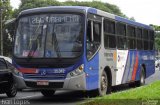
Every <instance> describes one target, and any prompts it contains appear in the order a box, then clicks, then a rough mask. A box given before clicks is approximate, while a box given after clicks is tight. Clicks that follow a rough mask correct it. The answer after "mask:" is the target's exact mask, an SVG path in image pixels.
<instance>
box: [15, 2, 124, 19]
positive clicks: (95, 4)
mask: <svg viewBox="0 0 160 105" xmlns="http://www.w3.org/2000/svg"><path fill="white" fill-rule="evenodd" d="M45 6H88V7H94V8H97V9H100V10H103V11H106V12H109V13H113V14H116V15H119V16H122V17H125V18H127V16H126V15H124V14H123V13H122V12H121V10H120V9H119V7H117V6H116V5H112V4H109V3H103V2H100V1H92V2H86V1H85V2H84V1H82V2H79V1H71V0H69V1H66V2H58V1H56V0H21V4H20V7H19V9H17V10H15V15H14V16H17V14H18V13H19V12H20V11H22V10H25V9H30V8H36V7H45Z"/></svg>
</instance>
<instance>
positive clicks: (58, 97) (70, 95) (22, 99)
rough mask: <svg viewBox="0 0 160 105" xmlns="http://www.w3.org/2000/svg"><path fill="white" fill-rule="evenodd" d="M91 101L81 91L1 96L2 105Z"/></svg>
mask: <svg viewBox="0 0 160 105" xmlns="http://www.w3.org/2000/svg"><path fill="white" fill-rule="evenodd" d="M159 74H160V70H159V69H156V72H155V74H154V75H152V76H150V77H149V78H147V79H146V85H147V84H149V83H152V82H153V81H155V80H160V75H159ZM126 89H130V88H129V87H127V86H120V87H118V88H117V87H115V88H114V89H113V91H125V90H126ZM87 99H89V98H88V97H87V95H86V93H85V92H81V91H56V93H55V96H54V97H51V98H46V97H44V96H43V95H42V94H41V93H40V92H39V91H36V90H30V89H28V90H23V91H19V92H18V94H17V96H16V97H15V98H8V97H7V96H6V95H5V94H0V105H75V104H78V103H82V102H84V101H86V100H87Z"/></svg>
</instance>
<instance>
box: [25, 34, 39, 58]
mask: <svg viewBox="0 0 160 105" xmlns="http://www.w3.org/2000/svg"><path fill="white" fill-rule="evenodd" d="M40 35H41V34H39V35H38V36H37V38H36V39H35V40H33V42H32V46H31V49H30V50H29V53H28V55H27V58H32V57H33V56H34V53H35V51H36V50H37V48H38V39H39V38H40Z"/></svg>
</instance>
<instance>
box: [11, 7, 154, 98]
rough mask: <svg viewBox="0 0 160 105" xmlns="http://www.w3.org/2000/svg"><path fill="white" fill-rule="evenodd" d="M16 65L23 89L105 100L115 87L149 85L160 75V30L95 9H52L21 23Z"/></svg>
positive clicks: (32, 12) (25, 16) (30, 13)
mask: <svg viewBox="0 0 160 105" xmlns="http://www.w3.org/2000/svg"><path fill="white" fill-rule="evenodd" d="M14 40H15V41H14V50H13V64H14V65H15V67H16V68H17V70H18V71H17V77H19V84H20V85H21V86H23V87H30V88H36V89H37V88H38V89H40V91H41V93H42V94H43V95H44V96H52V95H54V93H55V91H56V90H59V89H61V90H63V89H64V90H83V91H91V92H92V93H95V94H96V95H100V96H103V95H105V94H106V93H108V92H110V91H111V87H112V86H116V85H121V84H126V83H129V84H132V85H133V84H134V85H137V86H140V85H143V84H145V78H148V77H149V76H151V75H152V74H154V73H155V67H154V58H155V50H154V30H153V29H152V28H151V27H150V26H147V25H144V24H141V23H138V22H134V21H131V20H128V19H125V18H123V17H120V16H116V15H114V14H110V13H107V12H104V11H101V10H98V9H95V8H91V7H83V6H49V7H41V8H34V9H28V10H24V11H22V12H21V13H20V14H19V16H18V17H17V19H16V33H15V38H14Z"/></svg>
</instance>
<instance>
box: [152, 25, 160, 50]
mask: <svg viewBox="0 0 160 105" xmlns="http://www.w3.org/2000/svg"><path fill="white" fill-rule="evenodd" d="M150 26H152V27H153V28H154V29H155V31H156V33H155V48H156V50H160V26H157V25H153V24H151V25H150Z"/></svg>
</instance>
